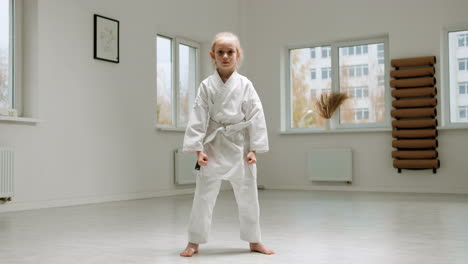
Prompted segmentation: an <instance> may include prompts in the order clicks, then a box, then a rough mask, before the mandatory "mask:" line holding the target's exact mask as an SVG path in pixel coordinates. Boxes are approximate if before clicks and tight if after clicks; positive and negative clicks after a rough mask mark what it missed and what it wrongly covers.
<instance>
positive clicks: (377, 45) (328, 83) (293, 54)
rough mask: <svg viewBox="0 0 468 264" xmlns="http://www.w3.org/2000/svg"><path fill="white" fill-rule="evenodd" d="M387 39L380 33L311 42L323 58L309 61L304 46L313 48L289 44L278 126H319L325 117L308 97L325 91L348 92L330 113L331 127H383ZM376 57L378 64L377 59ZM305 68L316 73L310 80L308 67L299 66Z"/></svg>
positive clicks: (386, 114) (386, 97) (386, 108)
mask: <svg viewBox="0 0 468 264" xmlns="http://www.w3.org/2000/svg"><path fill="white" fill-rule="evenodd" d="M387 43H388V39H387V38H386V37H385V38H381V39H371V40H362V41H353V42H342V43H340V42H336V43H330V46H327V47H326V48H325V46H317V47H320V49H321V54H322V55H324V56H325V54H326V55H327V56H329V57H327V58H323V57H324V56H321V57H320V58H319V59H316V60H311V58H310V49H315V48H317V47H303V48H292V49H289V53H288V54H289V60H287V61H288V63H289V86H288V88H287V89H286V90H285V96H284V97H283V98H285V99H286V100H285V101H284V102H285V104H286V107H285V109H286V111H287V112H286V113H283V117H284V118H285V122H283V123H282V124H283V129H284V130H297V129H300V130H318V129H323V128H324V127H325V126H324V125H325V120H324V119H322V118H321V117H320V116H319V115H318V114H317V113H316V112H315V111H314V102H315V101H314V100H313V98H314V97H315V98H319V97H320V94H322V93H326V92H328V91H336V92H339V91H344V92H347V93H349V94H350V95H351V98H350V99H348V100H346V102H345V103H344V104H343V105H342V106H341V107H340V108H339V109H338V111H337V112H335V114H334V116H333V118H332V120H331V122H332V123H333V125H332V127H333V129H346V128H377V127H389V126H390V118H389V109H390V104H389V102H390V100H389V98H390V97H389V96H390V92H389V90H390V89H386V85H385V80H386V77H385V76H386V75H387V74H386V72H387V69H386V67H385V64H386V63H385V62H386V60H387V47H388V44H387ZM364 55H365V56H364ZM335 56H336V57H335ZM379 56H380V58H379ZM379 59H382V60H383V62H384V63H379ZM311 68H314V69H317V71H318V72H319V74H320V76H316V78H317V80H315V81H314V82H312V79H311V78H309V77H308V76H307V75H309V71H307V70H304V69H311ZM335 73H336V74H335ZM311 89H314V91H313V92H312V90H311ZM311 98H312V99H311Z"/></svg>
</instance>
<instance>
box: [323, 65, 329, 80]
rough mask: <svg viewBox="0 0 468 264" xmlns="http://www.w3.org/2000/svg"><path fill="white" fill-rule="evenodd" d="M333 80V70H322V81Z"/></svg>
mask: <svg viewBox="0 0 468 264" xmlns="http://www.w3.org/2000/svg"><path fill="white" fill-rule="evenodd" d="M328 79H331V68H322V80H328Z"/></svg>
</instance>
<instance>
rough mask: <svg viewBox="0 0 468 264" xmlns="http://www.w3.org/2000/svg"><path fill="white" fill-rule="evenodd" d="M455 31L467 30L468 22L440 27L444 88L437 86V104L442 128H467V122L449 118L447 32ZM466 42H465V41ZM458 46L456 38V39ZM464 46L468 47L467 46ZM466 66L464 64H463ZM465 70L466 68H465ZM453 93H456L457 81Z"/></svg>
mask: <svg viewBox="0 0 468 264" xmlns="http://www.w3.org/2000/svg"><path fill="white" fill-rule="evenodd" d="M457 31H468V24H462V25H456V26H447V27H444V28H443V29H442V32H441V42H442V45H441V46H442V51H441V56H442V59H441V60H440V61H441V63H440V69H441V70H440V77H441V79H442V82H441V85H440V86H442V85H443V87H444V88H441V87H440V86H439V87H438V89H439V93H440V95H438V96H440V98H441V100H440V101H441V104H440V105H438V106H437V108H439V109H437V110H438V111H439V113H442V114H441V124H440V126H441V127H442V128H468V122H452V121H451V120H450V112H451V109H452V106H451V105H450V103H451V101H450V53H449V52H450V50H449V49H450V46H449V33H451V32H457ZM465 44H466V43H465ZM457 47H458V40H457ZM464 48H466V49H468V46H465V47H464ZM465 66H466V65H465ZM456 70H458V61H457V63H456ZM465 71H466V69H465ZM455 93H456V94H457V95H458V82H457V87H456V91H455ZM453 109H454V111H456V113H457V116H458V107H457V105H455V106H454V107H453Z"/></svg>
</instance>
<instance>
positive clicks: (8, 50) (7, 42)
mask: <svg viewBox="0 0 468 264" xmlns="http://www.w3.org/2000/svg"><path fill="white" fill-rule="evenodd" d="M13 21H14V2H13V1H12V0H0V109H14V108H16V107H17V106H16V105H15V98H14V97H15V86H14V78H13V76H14V68H13V66H14V42H13V40H14V38H13V33H14V32H13V29H14V27H13V24H14V23H13Z"/></svg>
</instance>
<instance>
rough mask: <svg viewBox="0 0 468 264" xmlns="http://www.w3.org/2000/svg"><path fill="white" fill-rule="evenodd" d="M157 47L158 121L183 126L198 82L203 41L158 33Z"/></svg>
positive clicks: (168, 124)
mask: <svg viewBox="0 0 468 264" xmlns="http://www.w3.org/2000/svg"><path fill="white" fill-rule="evenodd" d="M156 49H157V50H156V56H157V65H156V68H157V76H156V82H157V84H156V89H157V96H156V120H157V125H158V127H161V128H184V127H185V126H186V125H187V122H188V118H189V113H190V109H191V106H192V105H193V101H194V99H195V92H196V89H197V86H198V75H199V66H198V52H199V49H200V45H199V44H197V43H194V42H191V41H188V40H184V39H180V38H173V37H167V36H162V35H158V36H157V38H156ZM175 58H177V60H175Z"/></svg>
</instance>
